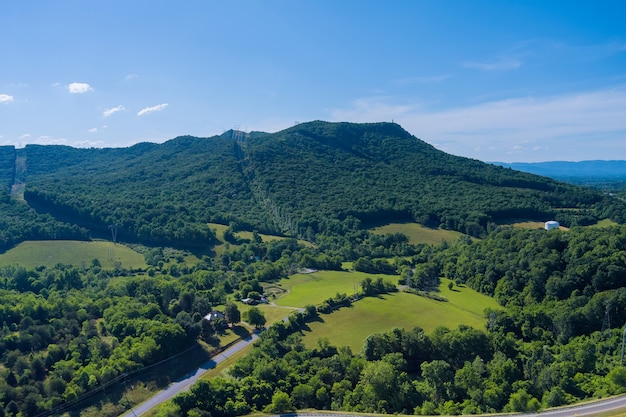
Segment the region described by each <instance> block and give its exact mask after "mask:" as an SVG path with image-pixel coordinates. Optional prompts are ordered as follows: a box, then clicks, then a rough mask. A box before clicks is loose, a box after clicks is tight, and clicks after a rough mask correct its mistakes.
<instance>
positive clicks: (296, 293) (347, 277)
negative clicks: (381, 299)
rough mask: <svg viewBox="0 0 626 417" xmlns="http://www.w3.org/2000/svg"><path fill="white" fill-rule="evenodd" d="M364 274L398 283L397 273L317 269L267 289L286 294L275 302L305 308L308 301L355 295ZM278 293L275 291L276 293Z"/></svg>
mask: <svg viewBox="0 0 626 417" xmlns="http://www.w3.org/2000/svg"><path fill="white" fill-rule="evenodd" d="M365 277H371V278H372V279H377V278H378V277H382V278H383V279H384V280H387V281H391V282H392V283H394V284H395V283H397V281H398V276H395V275H377V274H366V273H365V272H357V271H317V272H312V273H310V274H294V275H291V276H290V277H289V278H285V279H282V280H280V281H279V282H278V284H277V287H278V288H272V287H271V286H270V287H269V288H268V289H267V290H266V292H268V293H270V294H272V293H273V292H274V291H275V290H279V291H280V292H282V293H284V294H285V295H283V296H281V297H280V298H277V299H276V300H275V303H276V305H279V306H290V307H304V306H306V305H308V304H311V305H317V304H321V303H322V302H323V301H324V300H327V299H328V298H331V297H334V296H335V295H337V294H338V293H339V294H344V293H345V294H347V295H350V294H354V293H355V292H357V291H359V290H360V283H361V281H363V279H364V278H365ZM277 295H278V294H277Z"/></svg>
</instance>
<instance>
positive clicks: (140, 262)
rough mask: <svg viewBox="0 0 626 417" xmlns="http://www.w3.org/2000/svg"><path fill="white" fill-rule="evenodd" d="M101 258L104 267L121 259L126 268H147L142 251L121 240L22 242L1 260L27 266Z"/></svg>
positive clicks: (3, 262)
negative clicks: (135, 249) (118, 241)
mask: <svg viewBox="0 0 626 417" xmlns="http://www.w3.org/2000/svg"><path fill="white" fill-rule="evenodd" d="M93 259H98V260H99V261H100V264H101V265H102V267H103V268H113V267H114V266H115V262H119V263H120V264H121V265H122V267H123V268H129V269H135V268H146V262H145V260H144V257H143V255H141V254H140V253H138V252H135V251H134V250H132V249H130V248H129V247H127V246H124V245H122V244H119V243H118V244H114V243H112V242H106V241H90V242H84V241H78V240H54V241H51V240H37V241H26V242H22V243H20V244H19V245H17V246H16V247H14V248H12V249H10V250H8V251H6V252H5V253H2V254H0V264H15V263H19V264H21V265H23V266H25V267H27V268H36V267H38V266H54V265H56V264H58V263H62V264H66V265H75V266H81V265H90V264H91V261H92V260H93Z"/></svg>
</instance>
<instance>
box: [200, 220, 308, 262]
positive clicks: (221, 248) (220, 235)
mask: <svg viewBox="0 0 626 417" xmlns="http://www.w3.org/2000/svg"><path fill="white" fill-rule="evenodd" d="M209 228H210V229H213V230H214V231H215V235H216V237H217V240H219V241H220V242H221V243H220V244H218V245H216V246H215V248H214V250H215V254H216V255H217V256H220V255H222V254H223V253H225V252H226V251H227V250H228V249H229V248H237V247H239V246H238V245H233V244H231V243H228V242H226V241H225V240H224V231H225V230H226V229H228V226H227V225H224V224H219V223H209ZM235 236H236V237H239V238H242V239H250V240H251V239H252V236H253V234H252V232H246V231H242V232H237V233H235ZM259 236H260V237H261V240H262V241H263V242H271V241H274V240H280V239H288V238H286V237H284V236H275V235H266V234H264V233H259ZM298 243H300V244H302V245H304V246H313V244H312V243H311V242H307V241H305V240H298Z"/></svg>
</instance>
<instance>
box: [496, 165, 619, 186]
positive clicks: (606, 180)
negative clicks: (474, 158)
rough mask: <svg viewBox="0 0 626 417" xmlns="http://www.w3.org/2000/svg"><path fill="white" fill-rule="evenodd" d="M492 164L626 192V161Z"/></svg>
mask: <svg viewBox="0 0 626 417" xmlns="http://www.w3.org/2000/svg"><path fill="white" fill-rule="evenodd" d="M494 164H495V165H500V166H503V167H507V168H512V169H515V170H518V171H523V172H529V173H531V174H537V175H543V176H545V177H550V178H554V179H556V180H560V181H565V182H569V183H572V184H585V185H589V186H593V187H598V188H608V189H615V190H626V161H580V162H566V161H551V162H512V163H506V162H494Z"/></svg>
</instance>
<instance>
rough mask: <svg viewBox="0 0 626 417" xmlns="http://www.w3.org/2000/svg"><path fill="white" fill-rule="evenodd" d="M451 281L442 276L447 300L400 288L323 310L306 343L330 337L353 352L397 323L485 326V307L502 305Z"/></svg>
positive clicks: (306, 335) (306, 333)
mask: <svg viewBox="0 0 626 417" xmlns="http://www.w3.org/2000/svg"><path fill="white" fill-rule="evenodd" d="M448 282H449V281H448V280H445V279H442V283H441V286H440V293H438V294H439V295H441V296H443V297H445V298H447V299H448V301H447V302H442V301H435V300H432V299H429V298H425V297H420V296H417V295H414V294H409V293H404V292H398V293H393V294H385V295H381V296H379V297H366V298H363V299H361V300H359V301H357V302H355V303H354V304H353V305H352V306H351V307H344V308H341V309H339V310H336V311H335V312H333V313H332V314H322V315H320V318H321V320H320V321H317V322H312V323H309V324H308V330H305V331H304V332H303V335H304V344H305V345H306V346H307V347H314V346H316V345H317V340H318V339H319V338H328V340H330V342H331V343H332V344H333V345H336V346H349V347H350V348H351V349H352V351H353V352H358V351H359V350H360V349H361V347H362V345H363V341H364V340H365V338H367V336H369V335H370V334H373V333H382V332H385V331H387V330H390V329H392V328H394V327H401V328H405V329H412V328H414V327H416V326H419V327H421V328H423V329H424V330H425V331H426V332H427V333H430V332H431V331H432V330H433V329H434V328H435V327H437V326H446V327H448V328H450V329H454V328H456V327H458V326H459V325H460V324H466V325H469V326H472V327H475V328H478V329H483V328H484V326H485V322H486V319H485V316H484V310H485V309H486V308H492V309H497V308H500V307H499V305H498V303H497V302H496V301H495V300H494V299H492V298H490V297H488V296H486V295H483V294H479V293H477V292H476V291H474V290H471V289H469V288H467V287H457V286H455V287H454V289H453V290H450V289H448V287H447V284H448Z"/></svg>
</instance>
